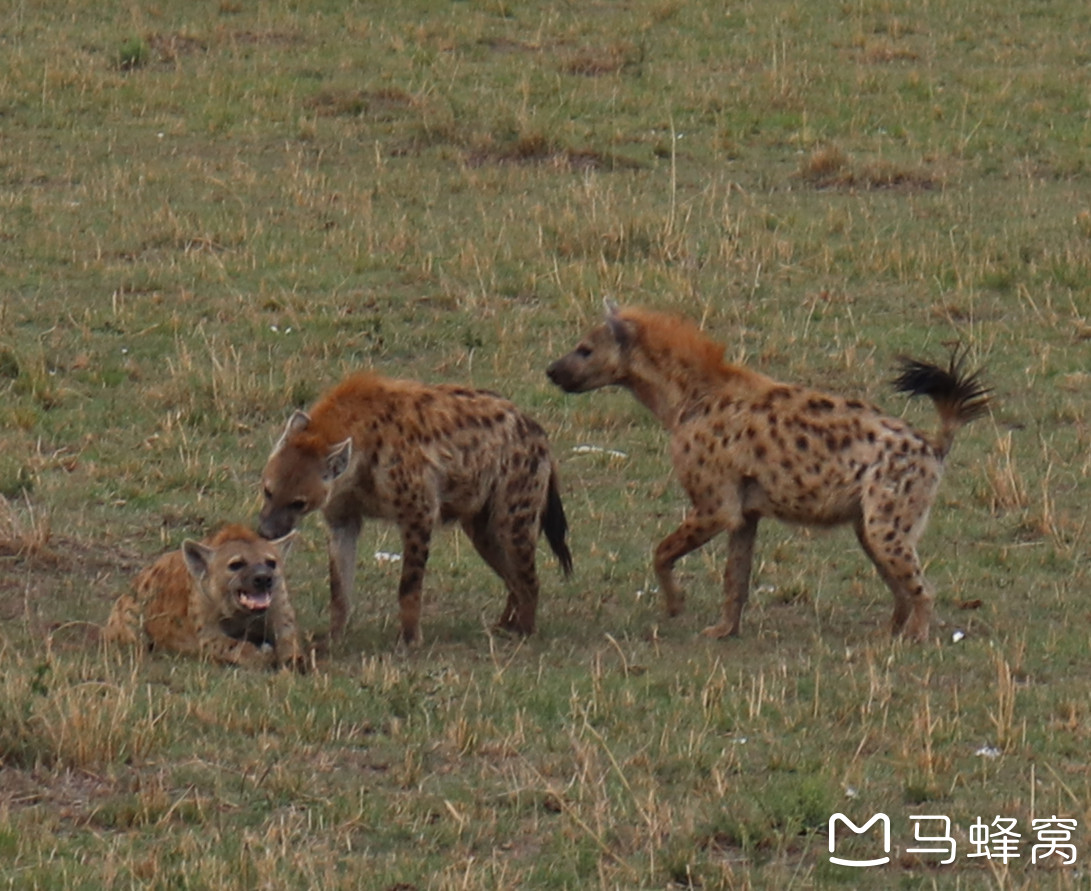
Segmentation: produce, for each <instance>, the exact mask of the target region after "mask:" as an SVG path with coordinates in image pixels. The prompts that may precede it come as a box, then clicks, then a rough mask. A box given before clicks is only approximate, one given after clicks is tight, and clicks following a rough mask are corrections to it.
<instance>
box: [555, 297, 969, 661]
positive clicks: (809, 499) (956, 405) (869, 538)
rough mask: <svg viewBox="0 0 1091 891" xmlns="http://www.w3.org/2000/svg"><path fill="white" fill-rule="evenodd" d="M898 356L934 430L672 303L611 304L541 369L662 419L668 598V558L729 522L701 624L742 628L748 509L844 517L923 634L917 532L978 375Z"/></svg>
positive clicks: (913, 631)
mask: <svg viewBox="0 0 1091 891" xmlns="http://www.w3.org/2000/svg"><path fill="white" fill-rule="evenodd" d="M959 366H960V363H959V362H958V361H957V359H956V358H954V357H953V358H952V360H951V364H950V367H949V368H947V369H942V368H938V367H936V366H934V365H927V364H925V363H923V362H916V361H912V360H903V361H902V370H901V374H900V376H899V377H898V378H897V380H896V381H895V387H896V388H897V389H898V390H899V391H900V392H903V393H909V394H910V395H925V396H930V397H931V398H932V400H933V401H934V402H935V404H936V408H937V409H938V411H939V416H940V430H939V432H938V434H936V435H934V436H925V435H923V434H921V433H918V432H916V431H914V430H913V429H912V428H911V427H910V426H909V425H908V424H906V423H905V422H903V421H900V420H898V419H897V418H892V417H888V416H886V415H884V414H882V413H881V412H880V411H879V410H878V409H877V408H874V407H873V406H870V405H867V404H865V403H863V402H861V401H859V400H856V399H845V398H843V397H840V396H835V395H831V394H827V393H822V392H818V391H816V390H809V389H806V388H804V387H800V386H795V385H791V384H783V383H778V382H777V381H774V380H771V379H770V378H768V377H765V376H764V375H761V374H759V373H757V372H755V371H751V370H750V369H747V368H744V367H740V366H737V365H729V364H727V363H725V362H724V360H723V347H722V346H720V345H719V344H716V343H714V342H713V341H711V340H709V339H708V338H707V337H705V336H704V335H703V334H702V333H701V332H700V331H699V330H698V329H697V327H696V326H694V325H692V324H691V323H689V322H687V321H685V320H683V319H679V318H675V317H672V316H666V315H661V314H658V313H653V312H647V311H641V310H636V309H627V310H618V309H617V307H616V306H612V305H608V306H607V317H606V321H605V324H603V325H600V326H599V327H597V328H595V329H594V330H593V331H591V332H590V333H589V334H588V335H587V336H586V337H585V338H584V339H583V340H582V341H581V342H580V344H579V345H578V346H577V347H576V349H575V350H573V351H572V352H571V353H569V354H568V355H567V356H564V357H563V358H561V359H558V360H557V361H556V362H554V363H553V364H552V365H550V366H549V369H548V371H547V373H548V375H549V377H550V379H551V380H552V381H553V382H554V383H556V384H557V385H558V386H560V387H561V388H562V389H564V390H566V391H567V392H570V393H583V392H586V391H588V390H595V389H598V388H599V387H605V386H609V385H617V386H621V387H625V388H627V389H629V390H631V391H632V393H633V395H635V396H636V398H637V399H638V400H640V402H642V403H643V404H644V405H646V406H647V407H648V408H649V409H650V410H651V411H652V412H653V413H654V414H655V416H656V417H657V418H658V419H659V420H660V422H662V424H663V425H664V426H665V427H666V428H667V430H669V431H670V433H671V458H672V460H673V462H674V469H675V473H676V474H677V476H678V478H679V480H680V481H681V483H682V485H683V487H684V488H685V490H686V493H687V494H688V495H689V498H690V502H691V504H692V507H691V509H690V510H689V511H688V512H687V515H686V517H685V520H684V521H683V523H682V525H681V526H679V527H678V529H677V530H675V531H674V532H672V533H671V534H670V535H668V536H667V537H666V538H665V539H663V541H662V542H660V543H659V546H658V547H657V548H656V550H655V571H656V575H657V576H658V578H659V584H660V587H661V588H662V590H663V594H664V597H665V598H666V606H667V612H668V613H669V614H670V615H677V614H678V613H680V612H681V611H682V608H683V599H684V598H683V594H682V591H681V590H680V588H679V587H678V584H677V583H676V582H675V580H674V576H673V574H672V568H673V566H674V564H675V562H676V561H677V560H678V559H679V558H680V557H682V556H684V555H685V554H688V553H689V552H690V551H693V550H695V549H696V548H699V547H700V546H701V545H703V544H705V542H707V541H709V539H711V538H712V537H713V536H715V535H717V534H718V533H720V532H722V531H723V530H725V529H726V530H727V531H728V532H729V533H730V541H729V543H728V563H727V569H726V572H725V574H724V606H723V618H722V619H721V621H720V622H719V623H718V624H716V625H713V626H711V627H709V628H707V629H705V632H704V633H705V634H707V635H709V636H711V637H724V636H727V635H732V634H738V631H739V620H740V618H741V615H742V610H743V606H744V605H745V603H746V600H747V597H748V595H749V588H750V565H751V559H752V556H753V551H754V539H755V536H756V534H757V528H758V521H759V520H760V519H761V518H762V517H776V518H778V519H780V520H785V521H788V522H793V523H805V524H812V525H818V526H833V525H837V524H841V523H852V524H853V527H854V529H855V530H856V536H857V538H858V539H859V541H860V544H861V545H862V546H863V548H864V551H865V552H866V553H867V555H868V557H870V558H871V561H872V562H873V563H874V564H875V566H876V568H877V569H878V570H879V575H880V576H882V579H883V581H884V582H886V584H887V586H888V587H889V588H890V590H891V592H892V593H893V595H894V618H893V622H892V631H893V632H894V633H895V634H899V633H902V632H903V631H904V632H905V633H906V634H907V635H908V636H910V637H912V638H914V639H918V640H923V639H924V638H925V637H927V634H928V622H929V618H930V615H931V608H932V594H931V591H930V589H929V586H928V583H927V582H926V581H925V578H924V575H923V572H922V570H921V564H920V559H919V558H918V556H917V541H918V540H919V539H920V536H921V533H922V532H923V531H924V527H925V524H926V523H927V521H928V512H929V509H930V507H931V505H932V500H933V498H934V497H935V494H936V488H937V486H938V485H939V480H940V474H941V472H942V470H943V459H944V456H946V454H947V451H948V449H949V448H950V446H951V443H952V441H953V439H954V435H955V431H956V430H957V429H958V428H959V427H961V426H962V425H963V424H965V423H966V422H967V421H970V420H971V419H973V418H974V417H976V416H978V415H980V414H981V413H983V412H984V411H985V410H986V405H987V403H988V390H987V389H986V388H985V387H984V386H983V385H982V384H981V382H980V380H979V378H978V375H976V374H971V375H967V374H963V373H962V371H961V369H960V367H959Z"/></svg>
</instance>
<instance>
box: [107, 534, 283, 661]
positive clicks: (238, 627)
mask: <svg viewBox="0 0 1091 891" xmlns="http://www.w3.org/2000/svg"><path fill="white" fill-rule="evenodd" d="M286 549H287V543H286V542H285V540H284V539H280V540H279V541H267V540H266V539H264V538H262V537H261V536H259V535H258V534H257V533H255V532H253V531H251V530H250V529H247V528H245V527H244V526H238V525H230V526H225V527H224V528H222V529H221V530H220V531H219V532H217V533H216V534H215V535H213V536H212V537H211V538H208V539H206V540H205V541H203V542H198V541H186V542H183V544H182V547H181V548H180V549H178V550H176V551H171V552H170V553H168V554H164V555H163V556H162V557H160V558H159V560H157V561H156V562H155V563H154V564H153V565H152V566H150V567H148V568H147V569H145V570H144V571H143V572H142V573H140V575H138V576H137V578H136V582H135V585H134V587H135V591H134V593H132V594H123V595H121V597H119V598H118V599H117V602H116V603H115V604H114V608H113V611H112V612H111V613H110V618H109V620H108V622H107V624H106V631H105V638H106V639H107V640H110V641H115V642H119V643H130V644H141V643H142V644H144V645H146V646H147V647H148V649H151V650H173V651H175V652H179V653H187V654H191V655H198V656H203V657H205V658H207V659H211V660H212V661H214V662H221V663H227V664H232V665H249V666H260V667H274V666H277V665H283V666H290V667H294V668H303V667H304V658H303V653H302V650H301V649H300V645H299V635H298V632H297V630H296V619H295V611H294V610H293V609H292V604H291V603H290V602H289V600H288V590H287V588H286V587H285V584H284V575H283V570H282V564H283V561H284V553H285V551H286Z"/></svg>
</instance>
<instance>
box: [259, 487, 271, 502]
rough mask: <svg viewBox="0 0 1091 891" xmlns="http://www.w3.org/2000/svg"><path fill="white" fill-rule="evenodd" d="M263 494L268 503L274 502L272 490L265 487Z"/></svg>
mask: <svg viewBox="0 0 1091 891" xmlns="http://www.w3.org/2000/svg"><path fill="white" fill-rule="evenodd" d="M261 494H262V495H263V496H264V498H265V500H266V501H272V500H273V490H272V489H270V488H269V487H268V486H263V487H262V490H261Z"/></svg>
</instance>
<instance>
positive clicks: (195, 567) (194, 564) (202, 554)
mask: <svg viewBox="0 0 1091 891" xmlns="http://www.w3.org/2000/svg"><path fill="white" fill-rule="evenodd" d="M214 553H215V551H214V550H213V549H212V548H210V547H209V546H208V545H203V544H201V543H200V542H199V541H194V540H193V539H191V538H187V539H186V540H185V541H184V542H182V557H183V558H185V561H186V569H188V570H189V574H190V575H191V576H193V577H194V578H195V579H197V581H201V579H203V578H204V577H205V576H206V575H208V566H209V564H210V563H211V562H212V555H213V554H214Z"/></svg>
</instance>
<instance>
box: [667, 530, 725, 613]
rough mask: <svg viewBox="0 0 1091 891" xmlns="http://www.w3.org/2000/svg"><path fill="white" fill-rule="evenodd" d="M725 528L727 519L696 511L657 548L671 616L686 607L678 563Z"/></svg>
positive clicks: (668, 610) (668, 611)
mask: <svg viewBox="0 0 1091 891" xmlns="http://www.w3.org/2000/svg"><path fill="white" fill-rule="evenodd" d="M724 528H725V525H724V521H723V520H722V519H721V518H720V517H719V516H717V515H715V514H701V513H698V512H697V511H693V512H691V513H689V514H687V515H686V518H685V520H683V521H682V525H681V526H679V527H678V528H677V529H675V530H674V532H672V533H671V534H670V535H668V536H667V537H666V538H664V539H663V540H662V541H661V542H660V543H659V546H658V547H657V548H656V549H655V574H656V576H657V577H658V579H659V587H660V589H661V590H662V591H663V599H664V600H665V601H666V604H667V615H669V616H677V615H678V614H680V613H681V612H682V611H683V610H684V609H685V601H686V598H685V595H684V594H683V593H682V589H681V588H679V587H678V583H677V582H676V581H675V580H674V571H673V570H674V564H675V563H676V562H678V560H679V559H680V558H682V557H684V556H685V555H686V554H688V553H690V551H695V550H697V548H699V547H701V545H703V544H705V542H707V541H708V540H709V539H711V538H712V537H713V536H715V535H716V534H717V533H719V532H722V531H723V530H724Z"/></svg>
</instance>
